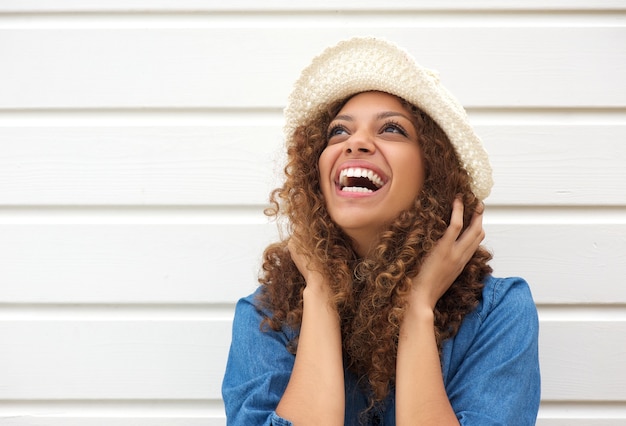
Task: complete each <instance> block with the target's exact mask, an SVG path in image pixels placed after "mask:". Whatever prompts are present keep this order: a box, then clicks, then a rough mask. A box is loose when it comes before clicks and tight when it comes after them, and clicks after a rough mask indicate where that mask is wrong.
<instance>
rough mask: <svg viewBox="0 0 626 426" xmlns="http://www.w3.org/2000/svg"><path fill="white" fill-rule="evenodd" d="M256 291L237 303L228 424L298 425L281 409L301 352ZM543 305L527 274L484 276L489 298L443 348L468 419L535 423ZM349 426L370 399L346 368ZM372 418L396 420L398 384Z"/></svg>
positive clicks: (227, 386) (457, 403)
mask: <svg viewBox="0 0 626 426" xmlns="http://www.w3.org/2000/svg"><path fill="white" fill-rule="evenodd" d="M258 292H259V290H258V289H257V291H256V292H255V293H254V294H252V295H250V296H248V297H246V298H243V299H241V300H240V301H239V302H238V303H237V307H236V310H235V319H234V323H233V337H232V343H231V347H230V353H229V356H228V364H227V366H226V374H225V376H224V381H223V383H222V395H223V397H224V404H225V407H226V417H227V419H228V425H231V426H256V425H258V426H261V425H263V426H269V425H279V426H287V425H291V422H289V421H288V420H286V419H282V418H280V417H279V416H278V415H277V414H276V412H275V411H274V410H275V409H276V407H277V405H278V402H279V401H280V399H281V397H282V395H283V392H284V391H285V388H286V387H287V383H288V381H289V377H290V375H291V371H292V369H293V365H294V360H295V356H294V355H292V354H291V353H289V352H288V350H287V348H286V345H287V342H289V340H290V339H291V338H293V337H294V331H292V330H282V331H279V332H276V331H272V330H270V331H261V330H260V328H259V325H260V322H261V321H262V319H263V314H262V313H261V312H260V311H259V310H258V309H257V307H256V306H255V305H256V300H255V296H256V294H257V293H258ZM538 331H539V323H538V318H537V310H536V308H535V304H534V302H533V299H532V296H531V293H530V289H529V287H528V284H527V283H526V281H524V280H523V279H521V278H504V279H501V278H494V277H492V276H488V277H487V278H486V279H485V287H484V289H483V297H482V300H481V302H480V304H479V305H478V306H477V308H476V309H475V310H474V311H473V312H471V313H470V314H468V315H467V316H466V317H465V318H464V320H463V322H462V324H461V327H460V329H459V332H458V333H457V334H456V336H454V337H453V338H450V339H449V340H447V341H445V342H444V344H443V351H442V367H443V381H444V384H445V388H446V392H447V394H448V398H449V400H450V403H451V405H452V408H453V409H454V412H455V413H456V416H457V418H458V420H459V423H460V424H461V425H480V426H491V425H505V426H516V425H534V424H535V420H536V417H537V411H538V409H539V399H540V376H539V359H538V342H537V341H538ZM345 388H346V405H345V423H344V424H345V425H346V426H348V425H359V424H361V423H359V418H360V417H359V415H360V414H361V413H362V412H363V411H364V410H365V409H366V408H367V407H368V398H367V395H366V394H365V393H363V392H362V391H361V389H360V387H359V386H358V385H357V377H356V376H355V375H354V374H353V373H351V372H350V371H345ZM364 424H367V425H395V424H396V421H395V395H394V393H393V391H392V392H391V393H390V394H389V396H388V397H387V399H386V400H385V402H384V404H383V406H382V408H380V409H378V410H377V411H371V412H370V413H369V418H368V419H367V420H366V421H365V423H364Z"/></svg>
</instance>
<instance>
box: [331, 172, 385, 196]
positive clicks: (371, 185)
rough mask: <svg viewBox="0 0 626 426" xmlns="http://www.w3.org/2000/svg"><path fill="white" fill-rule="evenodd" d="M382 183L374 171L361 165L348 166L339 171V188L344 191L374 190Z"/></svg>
mask: <svg viewBox="0 0 626 426" xmlns="http://www.w3.org/2000/svg"><path fill="white" fill-rule="evenodd" d="M384 184H385V182H384V181H383V179H382V178H381V177H380V176H379V175H378V174H377V173H376V172H374V171H372V170H369V169H364V168H361V167H350V168H347V169H343V170H342V171H341V172H340V173H339V188H340V189H341V190H342V191H345V192H375V191H378V190H379V189H380V188H381V187H382V186H383V185H384Z"/></svg>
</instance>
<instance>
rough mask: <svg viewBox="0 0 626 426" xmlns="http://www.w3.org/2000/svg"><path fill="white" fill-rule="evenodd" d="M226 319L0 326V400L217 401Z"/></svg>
mask: <svg viewBox="0 0 626 426" xmlns="http://www.w3.org/2000/svg"><path fill="white" fill-rule="evenodd" d="M230 328H231V323H230V321H217V322H202V321H172V322H168V321H156V320H155V321H128V322H125V321H93V322H92V321H41V322H40V321H19V322H12V321H2V322H0V336H1V337H0V347H1V348H2V350H0V360H1V361H2V364H3V365H4V366H5V367H4V368H5V370H4V372H3V374H2V376H3V377H2V381H1V382H0V399H5V400H29V399H36V400H46V399H53V400H55V399H60V400H84V399H87V400H91V399H105V400H106V399H113V400H125V399H141V400H145V399H148V400H150V399H155V400H159V399H167V400H178V399H183V400H186V399H194V400H202V399H205V400H206V399H219V398H221V391H220V386H221V382H222V378H223V374H224V368H225V366H226V357H227V354H228V347H229V344H230V333H231V330H230Z"/></svg>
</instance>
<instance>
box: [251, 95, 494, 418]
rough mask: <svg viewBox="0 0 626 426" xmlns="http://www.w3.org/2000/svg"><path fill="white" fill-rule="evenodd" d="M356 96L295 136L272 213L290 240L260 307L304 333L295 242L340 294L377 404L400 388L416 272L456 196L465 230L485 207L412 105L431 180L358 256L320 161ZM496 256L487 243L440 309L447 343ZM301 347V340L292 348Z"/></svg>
mask: <svg viewBox="0 0 626 426" xmlns="http://www.w3.org/2000/svg"><path fill="white" fill-rule="evenodd" d="M348 100H349V98H348V99H344V100H342V101H340V102H335V103H334V104H332V105H331V106H329V107H328V109H327V111H325V112H324V113H323V114H321V115H319V116H318V117H315V118H314V119H313V120H311V121H310V122H309V123H307V124H306V125H304V126H301V127H299V128H298V129H296V131H295V133H294V136H293V138H292V139H291V140H289V141H288V146H287V164H286V166H285V170H284V171H285V175H286V179H285V182H284V184H283V185H282V187H280V188H277V189H275V190H274V191H273V192H272V194H271V197H270V200H271V207H269V208H268V209H267V210H266V212H265V213H266V214H267V215H268V216H270V217H274V218H277V219H286V220H285V221H284V223H286V226H287V229H286V233H287V236H286V237H285V238H284V239H283V240H282V241H279V242H277V243H274V244H271V245H270V246H268V247H267V248H266V250H265V252H264V259H263V267H262V274H261V277H260V278H259V282H260V283H261V284H262V291H261V294H260V296H259V301H260V303H261V306H262V307H263V308H265V309H266V310H267V311H269V312H271V315H269V316H267V317H266V318H265V320H264V321H263V324H262V327H269V328H271V329H273V330H276V331H278V330H281V329H282V328H283V327H288V328H290V329H292V330H294V331H296V333H297V331H298V330H299V326H300V324H301V321H302V311H303V298H302V295H303V290H304V287H305V282H304V279H303V277H302V275H301V274H300V272H299V271H298V268H297V267H296V265H295V264H294V262H293V261H292V260H291V256H290V254H289V250H288V249H287V243H288V239H289V238H290V236H293V237H295V238H297V240H298V241H299V243H300V245H301V246H302V250H303V251H304V253H305V254H306V255H307V256H309V257H310V259H313V260H314V261H315V263H316V264H317V265H322V267H323V268H324V269H323V270H322V271H321V273H322V274H323V275H324V277H325V278H326V280H327V282H328V285H329V286H330V289H331V291H332V295H333V298H332V300H331V303H333V304H334V306H335V308H336V309H337V312H338V313H339V316H340V321H341V333H342V341H343V356H344V360H345V364H346V366H347V368H349V369H350V370H351V371H353V372H354V373H355V374H357V376H358V377H359V378H360V383H362V385H363V387H364V390H365V391H366V392H367V393H368V394H369V395H370V403H371V405H372V406H373V405H374V404H377V403H380V402H382V401H383V400H384V399H385V397H386V396H387V395H388V393H389V391H390V390H391V389H393V387H394V384H395V371H396V354H397V349H398V334H399V330H400V325H401V323H402V320H403V317H404V314H405V310H406V306H407V302H406V300H407V296H408V294H409V291H410V289H411V285H412V283H411V278H412V277H415V276H416V275H417V273H418V272H419V270H420V267H421V265H422V263H423V260H424V259H425V257H426V256H427V255H428V254H429V253H430V251H431V250H432V249H433V247H434V246H435V244H436V242H437V241H438V240H439V239H440V238H441V237H442V236H443V234H444V232H445V231H446V229H447V227H448V225H449V221H450V216H451V212H452V203H453V201H454V199H455V198H456V197H457V196H459V194H460V195H461V196H462V201H463V204H464V206H465V210H464V228H463V229H465V228H466V227H467V226H468V225H469V221H470V219H471V217H472V215H473V213H474V212H475V211H476V210H477V209H478V208H479V204H480V200H478V199H477V198H476V197H475V195H474V194H473V193H472V191H471V189H470V178H469V176H468V174H467V172H466V171H465V170H464V169H463V168H462V167H461V165H460V163H459V160H458V157H457V155H456V154H455V151H454V149H453V147H452V145H451V143H450V141H449V139H448V137H447V136H446V134H445V133H444V132H443V130H442V129H441V128H440V127H439V125H437V124H436V123H435V122H434V121H433V120H432V119H431V118H430V117H429V116H428V115H427V114H425V113H424V112H422V111H421V110H419V109H418V108H416V107H415V106H413V105H411V104H409V103H408V102H404V105H405V107H407V109H408V110H409V111H411V113H412V118H413V122H414V125H415V128H416V130H417V134H418V141H419V143H420V146H421V148H422V151H423V156H424V162H425V181H424V185H423V188H422V190H421V192H420V193H419V195H418V196H417V198H416V199H415V202H414V205H413V206H412V207H411V208H410V209H408V210H406V211H403V212H401V213H400V214H399V216H398V217H397V218H396V219H395V220H394V221H393V222H392V223H390V224H389V225H388V227H387V228H386V229H385V230H384V231H383V232H381V234H380V239H379V241H378V243H377V245H376V246H375V247H374V249H372V250H370V252H369V254H368V255H367V256H366V257H365V258H359V257H358V255H357V254H356V253H355V251H354V250H353V248H352V245H351V241H350V239H349V238H348V237H347V236H346V235H345V234H344V233H343V231H342V230H341V229H340V228H339V227H338V226H337V225H336V224H335V223H334V222H333V221H332V219H331V218H330V216H329V214H328V211H327V210H326V206H325V203H324V198H323V196H322V192H321V189H320V176H319V168H318V159H319V157H320V154H321V153H322V151H323V150H324V148H325V147H326V144H327V136H326V135H327V129H328V126H329V124H330V122H331V121H332V119H333V118H334V117H335V116H336V115H337V113H338V112H339V110H340V109H341V108H342V106H343V105H344V104H345V103H346V102H347V101H348ZM490 259H491V255H490V254H489V253H488V252H487V251H486V250H485V249H484V248H482V247H479V248H478V250H476V252H475V253H474V255H473V257H472V259H471V260H470V261H469V262H468V264H467V265H466V266H465V268H464V270H463V272H462V273H461V274H460V275H459V277H458V278H457V279H456V280H455V282H454V283H453V285H452V286H451V287H450V288H449V290H448V291H447V292H446V293H445V294H444V295H443V296H442V297H441V299H440V300H439V301H438V302H437V305H436V307H435V334H436V337H437V344H438V347H439V350H440V352H441V345H442V343H443V342H444V341H445V340H446V339H448V338H450V337H452V336H454V335H455V334H456V333H457V331H458V329H459V327H460V325H461V321H462V320H463V318H464V316H465V315H466V314H468V313H469V312H471V311H472V310H473V309H474V308H475V307H476V305H477V304H478V302H479V300H480V297H481V294H482V287H483V284H482V281H483V279H484V277H485V276H486V275H487V274H488V273H490V272H491V268H490V267H489V266H488V264H487V262H488V261H489V260H490ZM288 348H289V350H290V351H291V352H292V353H295V352H296V350H297V337H296V338H295V339H294V340H292V341H291V342H290V344H289V347H288Z"/></svg>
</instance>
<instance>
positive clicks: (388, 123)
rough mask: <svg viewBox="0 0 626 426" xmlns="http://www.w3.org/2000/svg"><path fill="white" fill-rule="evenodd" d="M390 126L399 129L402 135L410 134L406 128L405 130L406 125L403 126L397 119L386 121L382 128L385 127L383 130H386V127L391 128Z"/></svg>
mask: <svg viewBox="0 0 626 426" xmlns="http://www.w3.org/2000/svg"><path fill="white" fill-rule="evenodd" d="M389 127H392V128H394V129H395V130H397V131H398V133H400V134H401V135H402V136H407V135H408V133H407V132H406V130H404V127H402V126H401V125H400V123H398V122H396V121H393V120H390V121H388V122H386V123H385V124H384V125H383V127H382V129H383V130H385V129H387V128H389Z"/></svg>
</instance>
